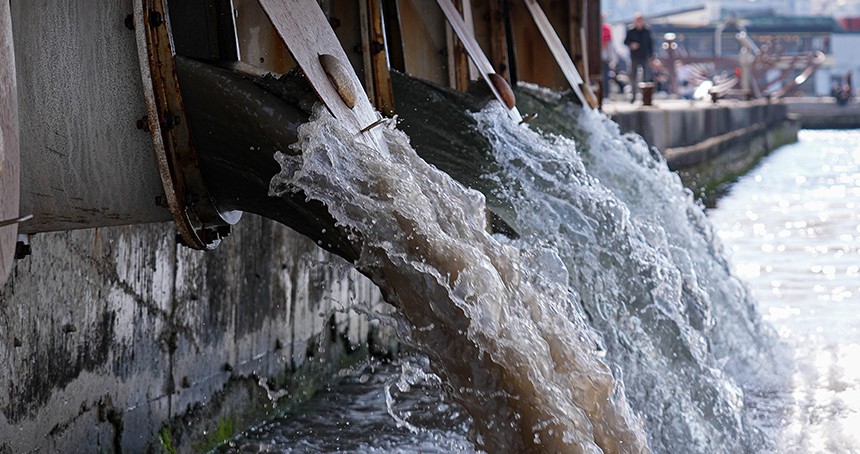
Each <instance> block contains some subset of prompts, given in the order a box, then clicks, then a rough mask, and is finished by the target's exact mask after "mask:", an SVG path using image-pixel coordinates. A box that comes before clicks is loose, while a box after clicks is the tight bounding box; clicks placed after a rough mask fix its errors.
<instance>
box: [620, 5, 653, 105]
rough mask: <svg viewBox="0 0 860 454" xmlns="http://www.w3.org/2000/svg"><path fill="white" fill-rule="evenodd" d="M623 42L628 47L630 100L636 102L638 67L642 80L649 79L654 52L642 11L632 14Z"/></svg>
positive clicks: (646, 80)
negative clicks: (640, 68) (640, 69)
mask: <svg viewBox="0 0 860 454" xmlns="http://www.w3.org/2000/svg"><path fill="white" fill-rule="evenodd" d="M624 44H626V45H627V47H629V48H630V73H629V75H630V88H631V90H632V93H633V98H632V99H630V102H631V103H633V102H636V91H637V90H638V89H639V84H638V82H639V76H638V73H639V67H640V66H641V67H642V81H644V82H650V81H651V66H650V60H651V54H653V53H654V42H653V40H652V39H651V29H650V28H649V27H648V26H647V25H645V17H644V16H643V15H642V13H636V15H634V16H633V26H632V27H630V28H628V29H627V37H626V38H624Z"/></svg>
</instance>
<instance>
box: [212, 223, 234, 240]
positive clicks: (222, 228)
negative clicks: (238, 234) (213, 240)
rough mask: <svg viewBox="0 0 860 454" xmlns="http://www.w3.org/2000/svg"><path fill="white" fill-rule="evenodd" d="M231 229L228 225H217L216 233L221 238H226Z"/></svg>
mask: <svg viewBox="0 0 860 454" xmlns="http://www.w3.org/2000/svg"><path fill="white" fill-rule="evenodd" d="M231 230H232V229H231V228H230V226H229V225H219V226H218V228H217V229H216V231H217V232H218V236H219V237H221V238H227V237H228V236H230V231H231Z"/></svg>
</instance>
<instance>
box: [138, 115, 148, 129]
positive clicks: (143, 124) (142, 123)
mask: <svg viewBox="0 0 860 454" xmlns="http://www.w3.org/2000/svg"><path fill="white" fill-rule="evenodd" d="M135 124H136V125H137V129H140V130H141V131H146V132H149V117H147V116H146V115H144V116H142V117H140V118H138V119H137V123H135Z"/></svg>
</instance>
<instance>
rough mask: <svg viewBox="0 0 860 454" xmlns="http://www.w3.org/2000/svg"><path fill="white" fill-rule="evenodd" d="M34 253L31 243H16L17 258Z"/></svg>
mask: <svg viewBox="0 0 860 454" xmlns="http://www.w3.org/2000/svg"><path fill="white" fill-rule="evenodd" d="M32 253H33V248H31V247H30V243H25V242H23V241H18V242H17V243H15V260H21V259H23V258H24V257H26V256H28V255H30V254H32Z"/></svg>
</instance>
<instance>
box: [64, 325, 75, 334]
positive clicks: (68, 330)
mask: <svg viewBox="0 0 860 454" xmlns="http://www.w3.org/2000/svg"><path fill="white" fill-rule="evenodd" d="M77 330H78V328H77V327H76V326H75V325H73V324H71V323H66V324H65V325H63V332H64V333H66V334H69V333H74V332H75V331H77Z"/></svg>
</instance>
